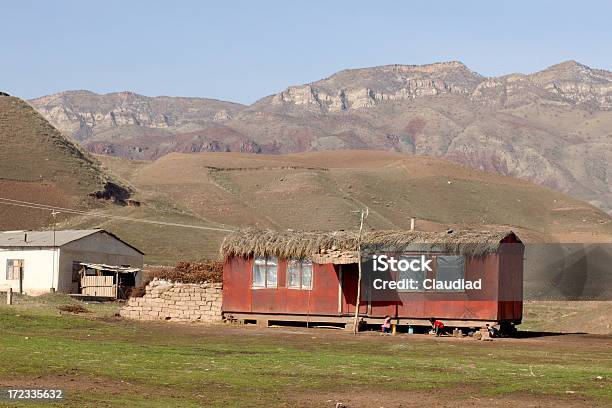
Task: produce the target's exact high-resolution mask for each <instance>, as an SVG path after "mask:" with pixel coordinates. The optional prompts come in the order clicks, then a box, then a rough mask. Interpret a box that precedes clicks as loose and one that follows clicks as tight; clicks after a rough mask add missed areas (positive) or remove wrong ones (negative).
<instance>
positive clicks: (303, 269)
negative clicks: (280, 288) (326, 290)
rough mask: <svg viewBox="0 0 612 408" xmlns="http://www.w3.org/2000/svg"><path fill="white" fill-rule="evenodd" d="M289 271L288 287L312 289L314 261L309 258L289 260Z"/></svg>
mask: <svg viewBox="0 0 612 408" xmlns="http://www.w3.org/2000/svg"><path fill="white" fill-rule="evenodd" d="M288 271H289V278H288V280H287V287H288V288H290V289H303V290H309V289H312V261H310V260H309V259H301V260H297V259H292V260H290V261H289V265H288Z"/></svg>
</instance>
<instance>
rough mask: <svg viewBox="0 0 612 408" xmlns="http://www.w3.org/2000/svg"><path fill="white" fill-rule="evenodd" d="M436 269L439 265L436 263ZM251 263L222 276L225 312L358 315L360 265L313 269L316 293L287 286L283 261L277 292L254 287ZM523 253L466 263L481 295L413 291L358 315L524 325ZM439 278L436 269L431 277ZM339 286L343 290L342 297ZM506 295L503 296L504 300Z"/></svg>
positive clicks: (229, 266) (234, 261) (230, 265)
mask: <svg viewBox="0 0 612 408" xmlns="http://www.w3.org/2000/svg"><path fill="white" fill-rule="evenodd" d="M434 264H435V263H434ZM252 269H253V260H252V259H244V258H230V259H228V260H226V262H225V265H224V274H223V311H224V312H235V313H270V314H289V315H291V314H296V315H308V314H310V315H325V316H338V315H344V316H350V315H353V314H354V313H355V305H356V292H357V279H358V268H357V265H356V264H349V265H332V264H324V265H319V264H314V265H313V287H312V290H298V289H289V288H287V287H286V286H287V285H286V270H287V268H286V261H284V260H279V264H278V287H277V288H276V289H272V288H269V289H268V288H252V287H251V282H252ZM522 273H523V252H522V251H521V250H520V248H518V247H516V248H513V249H510V250H507V251H500V252H499V253H495V254H490V255H487V256H483V257H468V258H467V259H466V267H465V279H466V280H475V279H478V278H482V284H483V288H482V290H481V291H478V292H473V291H472V292H435V291H427V292H413V293H405V294H402V296H401V301H389V302H381V301H376V302H374V301H369V300H368V297H367V293H366V294H364V295H363V297H362V305H361V307H360V314H362V315H364V316H369V317H376V318H378V317H384V316H385V315H390V316H392V317H398V318H414V319H427V318H429V317H436V318H439V319H458V320H514V321H517V320H520V319H521V317H522V301H520V300H517V299H522V283H523V276H522ZM435 275H436V271H435V267H434V270H433V272H431V275H429V276H428V277H432V278H434V277H435ZM340 283H342V291H341V292H340ZM502 295H503V297H501V296H502Z"/></svg>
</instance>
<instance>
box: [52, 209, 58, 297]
mask: <svg viewBox="0 0 612 408" xmlns="http://www.w3.org/2000/svg"><path fill="white" fill-rule="evenodd" d="M58 214H59V212H58V211H55V210H53V211H52V212H51V216H52V217H53V265H52V267H51V291H52V292H55V253H56V252H57V248H56V247H55V217H56V216H57V215H58Z"/></svg>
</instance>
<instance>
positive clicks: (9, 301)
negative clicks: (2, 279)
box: [6, 287, 13, 305]
mask: <svg viewBox="0 0 612 408" xmlns="http://www.w3.org/2000/svg"><path fill="white" fill-rule="evenodd" d="M6 304H7V305H12V304H13V288H11V287H9V288H8V289H7V290H6Z"/></svg>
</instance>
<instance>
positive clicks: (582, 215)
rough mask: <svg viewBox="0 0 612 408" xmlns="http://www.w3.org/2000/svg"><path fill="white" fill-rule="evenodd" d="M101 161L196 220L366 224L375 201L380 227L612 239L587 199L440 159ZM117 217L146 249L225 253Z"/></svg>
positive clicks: (197, 235) (342, 155) (215, 241)
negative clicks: (363, 214)
mask: <svg viewBox="0 0 612 408" xmlns="http://www.w3.org/2000/svg"><path fill="white" fill-rule="evenodd" d="M101 160H103V162H104V163H105V164H106V165H107V166H108V167H109V168H111V169H113V171H114V172H116V173H117V174H119V175H121V176H122V177H124V178H126V179H128V180H129V181H130V182H131V183H132V184H133V185H134V186H135V187H136V188H137V189H138V191H139V194H140V197H141V198H142V199H143V201H145V202H146V201H147V200H149V199H155V200H162V199H163V200H166V201H167V202H172V203H174V204H173V205H174V206H175V207H176V208H181V209H182V211H183V214H184V215H183V216H185V217H187V216H189V217H191V220H192V222H195V220H199V221H198V222H200V223H202V222H204V223H208V224H202V225H222V224H223V225H229V226H234V227H245V226H257V227H264V228H274V229H286V228H293V229H300V230H334V229H347V230H348V229H354V228H355V227H356V225H357V223H358V215H357V214H356V213H355V212H354V211H358V210H360V209H361V208H364V207H366V206H367V207H369V208H370V217H369V218H368V219H367V222H366V224H367V228H372V229H404V228H409V226H410V217H417V219H418V221H417V227H418V228H419V229H423V230H428V231H443V230H446V229H447V228H465V227H468V228H477V229H497V228H503V229H513V230H515V231H516V232H517V233H518V234H519V235H520V236H521V238H523V239H524V240H526V241H551V240H559V241H565V242H570V241H577V242H591V241H595V242H602V241H605V242H612V220H611V219H610V217H609V216H608V215H607V214H605V213H603V212H601V211H600V210H598V209H596V208H594V207H592V206H590V205H588V204H586V203H584V202H581V201H579V200H576V199H574V198H571V197H568V196H566V195H563V194H561V193H558V192H556V191H554V190H550V189H547V188H543V187H539V186H537V185H534V184H532V183H529V182H527V181H522V180H518V179H514V178H511V177H503V176H498V175H494V174H490V173H485V172H480V171H475V170H472V169H470V168H468V167H463V166H460V165H457V164H454V163H451V162H447V161H444V160H440V159H433V158H427V157H414V156H409V155H404V154H399V153H389V152H378V151H335V152H310V153H299V154H290V155H255V154H239V153H203V154H177V153H174V154H169V155H167V156H165V157H163V158H161V159H159V160H157V161H155V162H146V161H141V162H138V161H124V160H120V159H116V158H104V157H101ZM131 211H136V210H131ZM168 216H169V215H168ZM109 225H111V226H113V228H119V229H122V230H125V232H124V233H125V234H129V235H132V236H134V239H135V240H136V241H135V242H138V243H139V244H141V245H142V247H143V248H144V250H145V252H147V253H150V254H151V253H153V252H154V251H162V253H167V254H169V255H168V256H169V257H170V258H167V259H170V260H173V259H176V258H174V257H173V255H172V253H171V252H170V248H172V247H173V245H174V244H175V243H176V245H177V247H178V249H179V250H180V251H182V252H183V253H191V254H195V255H192V258H194V257H195V258H206V257H211V256H213V257H216V256H218V248H219V244H220V242H221V240H222V239H223V237H224V236H225V234H223V233H217V232H214V233H213V232H203V231H192V230H187V229H172V228H164V229H162V230H160V231H159V232H155V233H154V234H152V233H151V232H150V231H149V230H150V229H147V232H146V234H145V235H146V239H145V238H144V237H143V236H141V235H142V231H143V230H142V229H140V231H141V234H140V235H138V234H135V233H133V232H132V231H131V229H132V227H131V226H130V225H121V224H114V223H111V224H109ZM138 228H140V227H138ZM157 234H160V235H159V236H158V235H157ZM162 235H163V236H162ZM179 243H180V244H179ZM151 247H154V248H155V249H154V251H152V250H149V248H151ZM166 247H167V249H165V248H166ZM162 260H163V259H162Z"/></svg>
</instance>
